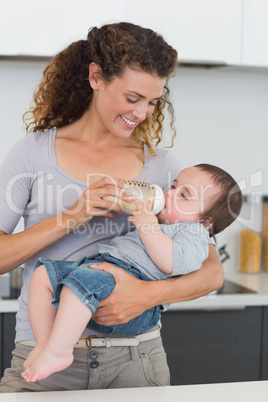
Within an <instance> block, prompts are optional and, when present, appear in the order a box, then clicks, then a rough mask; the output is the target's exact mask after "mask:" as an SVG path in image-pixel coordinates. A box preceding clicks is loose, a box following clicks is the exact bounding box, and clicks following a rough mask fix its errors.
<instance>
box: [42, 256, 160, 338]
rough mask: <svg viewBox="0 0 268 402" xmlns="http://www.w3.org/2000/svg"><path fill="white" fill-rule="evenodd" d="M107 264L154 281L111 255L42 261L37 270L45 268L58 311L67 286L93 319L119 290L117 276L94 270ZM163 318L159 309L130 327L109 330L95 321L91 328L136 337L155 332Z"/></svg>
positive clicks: (148, 313)
mask: <svg viewBox="0 0 268 402" xmlns="http://www.w3.org/2000/svg"><path fill="white" fill-rule="evenodd" d="M103 261H106V262H109V263H110V264H113V265H115V266H117V267H119V268H122V269H124V270H125V271H126V272H127V273H129V274H130V275H132V276H134V277H136V278H138V279H141V280H143V281H150V279H149V278H147V277H146V276H145V275H144V274H142V273H141V272H140V271H139V270H137V269H136V268H134V267H133V266H131V265H130V264H127V263H125V262H124V261H121V260H119V259H117V258H114V257H112V256H110V255H109V254H108V253H104V254H94V255H91V256H89V257H81V258H79V259H78V260H76V261H60V260H58V261H55V260H49V259H46V258H39V259H38V261H37V263H36V268H37V267H39V266H40V265H45V267H46V270H47V273H48V276H49V279H50V282H51V285H52V288H53V296H54V297H53V300H52V304H53V305H54V306H55V307H56V308H58V306H59V300H60V293H61V289H62V286H63V285H66V286H68V287H69V288H70V289H71V290H72V292H73V293H74V294H75V295H76V296H77V297H78V298H79V300H81V301H82V302H83V303H84V304H85V305H86V306H87V307H88V308H90V310H91V311H92V315H93V314H94V313H95V311H96V310H97V308H98V305H99V302H100V301H101V300H103V299H105V298H106V297H107V296H109V294H110V293H112V291H113V290H114V288H115V280H114V277H113V275H111V274H110V273H108V272H105V271H99V270H96V269H92V268H90V265H92V264H98V263H101V262H103ZM159 318H160V307H159V306H156V307H154V308H151V309H150V310H147V311H145V312H144V313H142V314H141V315H140V316H139V317H137V318H134V319H132V320H130V321H129V322H128V323H126V324H121V325H113V326H110V327H107V326H105V325H99V324H97V323H96V322H95V321H94V320H92V319H91V320H90V321H89V323H88V325H87V327H88V328H91V329H94V330H96V331H99V332H100V333H102V334H108V335H113V336H114V335H116V336H134V335H138V334H142V333H144V332H146V331H148V330H149V329H151V328H153V327H154V326H155V325H156V324H157V322H158V321H159Z"/></svg>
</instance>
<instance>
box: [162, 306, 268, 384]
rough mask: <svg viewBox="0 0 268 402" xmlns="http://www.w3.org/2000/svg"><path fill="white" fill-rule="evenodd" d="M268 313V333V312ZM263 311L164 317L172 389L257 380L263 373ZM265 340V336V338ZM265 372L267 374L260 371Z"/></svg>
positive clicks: (267, 349) (177, 313)
mask: <svg viewBox="0 0 268 402" xmlns="http://www.w3.org/2000/svg"><path fill="white" fill-rule="evenodd" d="M265 311H266V326H267V327H266V330H268V312H267V308H266V309H265ZM262 315H263V307H246V308H244V309H235V310H232V309H227V310H211V311H202V310H196V311H168V312H166V313H163V314H162V323H163V328H162V336H163V342H164V346H165V349H166V352H167V358H168V363H169V367H170V371H171V384H172V385H187V384H204V383H222V382H236V381H256V380H259V379H265V378H268V347H267V346H266V347H265V351H264V352H265V356H266V367H265V368H264V367H263V368H262V370H261V364H260V363H261V358H260V356H261V354H262V347H263V345H262V319H263V317H262ZM266 339H267V338H266ZM262 371H263V373H262Z"/></svg>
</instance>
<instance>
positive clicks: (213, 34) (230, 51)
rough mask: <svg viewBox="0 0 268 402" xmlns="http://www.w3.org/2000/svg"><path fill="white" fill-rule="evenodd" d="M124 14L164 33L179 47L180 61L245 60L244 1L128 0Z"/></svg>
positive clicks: (122, 15)
mask: <svg viewBox="0 0 268 402" xmlns="http://www.w3.org/2000/svg"><path fill="white" fill-rule="evenodd" d="M141 10H142V12H141ZM120 13H121V17H122V19H123V20H124V19H125V20H127V21H131V22H134V23H137V24H140V25H144V26H147V27H149V28H152V29H155V30H156V31H157V32H159V33H161V34H162V35H163V36H164V38H165V39H166V40H167V41H168V42H170V43H171V44H172V45H173V46H174V47H175V48H176V49H177V50H178V55H179V61H188V60H190V61H194V62H195V61H196V62H199V61H200V62H201V63H205V62H207V61H209V62H216V63H217V62H219V63H228V64H236V65H237V64H240V62H241V50H240V49H241V27H242V0H235V1H234V0H217V1H215V0H202V1H200V0H166V1H165V3H163V5H162V6H161V7H157V6H155V3H154V4H152V2H150V1H144V0H136V1H135V7H133V5H132V3H130V2H125V1H124V2H122V5H121V10H120Z"/></svg>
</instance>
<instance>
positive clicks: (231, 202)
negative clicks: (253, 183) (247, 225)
mask: <svg viewBox="0 0 268 402" xmlns="http://www.w3.org/2000/svg"><path fill="white" fill-rule="evenodd" d="M195 167H197V168H198V169H201V170H203V171H205V172H207V173H209V174H210V175H211V176H212V179H213V182H214V184H215V185H216V186H218V188H219V194H218V196H217V197H216V198H215V200H213V203H212V205H211V206H210V207H209V208H208V209H206V210H205V211H204V212H203V213H202V214H201V219H202V218H204V219H205V218H212V227H211V228H210V229H209V232H210V236H213V235H216V234H217V233H219V232H221V231H223V230H224V229H225V228H226V227H227V226H229V225H230V224H231V223H232V222H233V221H234V220H235V219H236V218H237V217H238V215H239V214H240V211H241V208H242V202H243V197H242V193H241V190H240V188H239V186H238V184H237V183H236V181H235V180H234V179H233V178H232V176H231V175H230V174H229V173H227V172H225V170H223V169H221V168H219V167H218V166H214V165H209V164H206V163H200V164H199V165H195Z"/></svg>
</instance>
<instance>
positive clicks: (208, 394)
mask: <svg viewBox="0 0 268 402" xmlns="http://www.w3.org/2000/svg"><path fill="white" fill-rule="evenodd" d="M267 395H268V381H256V382H241V383H226V384H205V385H180V386H170V387H155V388H127V389H107V390H106V389H104V390H88V391H58V392H32V393H28V392H26V393H12V394H1V402H47V401H53V402H73V401H74V400H79V402H88V401H98V402H107V401H110V402H125V401H128V402H136V401H139V400H140V401H147V400H153V401H154V402H164V401H169V402H177V401H187V402H197V401H198V402H215V401H217V402H226V401H228V402H252V401H254V400H256V401H258V402H267Z"/></svg>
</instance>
